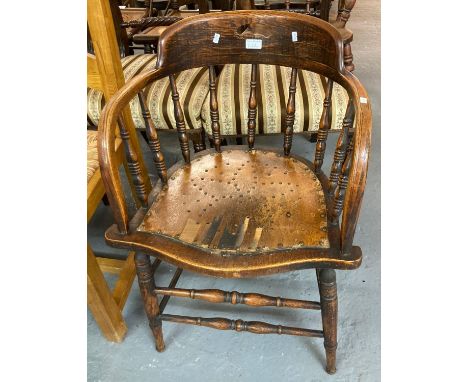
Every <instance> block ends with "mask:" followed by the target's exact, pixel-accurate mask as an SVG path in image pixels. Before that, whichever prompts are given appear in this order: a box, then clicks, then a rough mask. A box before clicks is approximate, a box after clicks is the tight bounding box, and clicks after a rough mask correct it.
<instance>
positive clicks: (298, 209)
mask: <svg viewBox="0 0 468 382" xmlns="http://www.w3.org/2000/svg"><path fill="white" fill-rule="evenodd" d="M292 31H300V33H299V34H298V38H299V40H298V41H297V42H294V43H293V42H292V41H291V40H290V39H285V38H284V36H290V35H291V32H292ZM214 33H219V34H220V36H221V38H220V41H219V43H218V44H216V43H213V36H214ZM250 38H256V39H261V40H262V49H246V39H250ZM228 63H235V64H270V65H283V66H287V67H291V68H295V69H293V73H292V76H291V84H290V97H289V101H288V121H287V126H288V127H289V130H288V132H287V133H288V134H285V136H289V135H291V136H292V132H293V131H292V126H293V121H294V117H293V116H294V114H293V113H294V99H293V98H294V97H293V96H294V92H295V90H294V87H295V77H296V74H295V70H296V69H302V70H310V71H314V72H316V73H318V74H320V75H322V76H324V77H326V78H327V80H328V81H329V89H330V93H331V87H332V82H336V83H338V84H340V85H342V86H343V87H344V89H345V90H346V91H347V92H348V96H349V99H350V100H351V102H352V105H353V109H354V110H351V109H349V108H348V112H347V115H346V118H347V119H348V120H349V121H345V126H344V129H348V133H347V134H346V137H347V136H348V135H349V133H350V127H351V126H352V125H353V122H352V118H351V117H352V114H354V117H355V124H354V129H353V138H352V142H350V143H349V144H348V145H347V147H346V151H347V155H346V158H345V159H344V161H343V164H342V165H341V173H340V176H339V177H338V184H337V186H336V190H335V193H334V194H333V193H332V194H330V193H329V192H328V190H329V189H330V186H329V179H328V178H327V176H326V175H325V174H324V173H323V172H322V171H321V170H320V166H314V165H313V164H312V163H310V162H309V161H307V160H306V159H304V158H301V157H299V156H297V155H293V154H290V146H291V142H288V140H285V147H284V148H283V150H277V149H264V150H253V149H249V147H248V146H236V147H232V148H230V147H228V148H226V149H223V151H222V152H217V151H216V150H214V149H211V150H206V151H203V152H199V153H196V154H195V155H194V156H193V158H192V160H191V161H190V163H188V162H189V160H190V158H188V159H189V160H187V158H185V159H184V161H180V162H178V163H177V164H175V165H174V166H172V167H171V168H169V169H168V170H167V176H168V182H167V185H162V184H161V182H158V183H157V184H156V185H155V187H154V188H153V189H152V190H151V192H150V193H149V195H148V207H147V208H146V207H145V208H144V207H142V208H140V209H139V210H138V211H137V213H136V214H135V215H134V216H133V217H132V218H131V217H129V216H128V207H127V205H126V200H125V196H124V193H123V188H122V184H121V183H120V180H119V175H118V161H117V158H116V154H115V150H114V147H115V134H114V129H115V124H116V123H117V119H118V116H119V115H120V113H121V112H122V110H123V109H124V108H125V107H126V106H127V105H128V103H129V102H130V101H131V100H132V99H133V97H135V95H137V94H138V92H139V91H141V90H142V89H143V88H145V87H146V86H147V85H148V84H149V83H151V82H153V81H156V80H159V79H161V78H164V77H167V76H169V78H170V82H171V89H172V95H173V100H174V106H175V107H174V109H175V116H176V121H177V122H178V126H177V127H178V131H179V138H184V139H180V141H181V150H182V152H183V153H184V152H185V154H187V151H188V143H187V139H186V135H187V134H186V131H185V125H184V115H183V110H182V108H181V107H180V104H179V102H178V94H177V88H176V86H175V80H174V75H175V74H177V73H179V72H180V71H182V70H186V69H190V68H193V67H203V66H212V67H213V66H216V65H224V64H228ZM214 74H215V73H214V70H213V69H211V76H210V85H211V86H210V93H212V94H214V93H215V92H216V87H215V76H214ZM253 77H254V78H253V80H256V78H255V75H254V76H253ZM252 82H254V81H252ZM252 93H253V92H252V90H251V94H250V97H249V105H248V106H250V109H251V110H252V109H254V107H253V106H254V103H255V102H251V101H252V100H253V99H255V95H253V94H252ZM210 104H211V105H210V106H211V108H210V111H211V112H213V113H212V115H215V114H216V110H217V102H214V103H213V102H212V101H210ZM255 106H256V105H255ZM291 116H292V118H291ZM327 116H328V114H327V113H325V117H324V118H323V124H322V127H325V129H323V130H327V129H326V123H327V119H328V117H327ZM248 117H250V120H252V119H253V116H252V113H251V114H250V115H248ZM346 118H345V119H346ZM371 121H372V116H371V109H370V102H369V100H368V96H367V93H366V91H365V89H364V87H363V86H362V85H361V84H360V82H359V81H358V80H357V78H356V77H355V76H354V75H353V74H351V73H350V72H349V71H347V70H346V69H345V68H344V65H343V41H342V37H341V35H340V33H339V32H338V31H337V30H336V29H335V28H334V27H332V26H331V25H330V24H328V23H326V22H324V21H322V20H319V19H317V18H314V17H310V16H306V15H300V14H296V13H294V14H293V13H286V12H284V13H280V12H275V11H250V12H247V11H238V12H225V13H223V14H215V13H211V14H207V15H199V16H194V17H191V18H187V19H185V20H182V21H180V22H177V23H176V24H174V25H173V26H172V27H171V28H169V29H167V30H166V31H165V32H163V34H162V36H161V39H160V42H159V60H158V64H157V68H155V69H153V70H149V71H147V72H143V73H141V74H139V75H138V76H136V77H135V78H133V79H132V80H131V81H129V82H128V83H127V84H126V85H125V86H124V87H123V88H122V89H121V90H120V91H119V92H118V94H116V95H115V97H113V98H112V99H111V100H109V102H108V103H107V104H106V106H105V108H104V110H103V113H102V116H101V119H100V125H99V143H98V147H99V154H100V155H99V159H100V165H101V171H102V174H103V180H104V184H105V187H106V193H107V195H108V197H109V201H110V204H111V207H112V209H113V211H114V215H115V217H116V221H117V223H118V224H117V225H114V226H112V227H110V228H109V229H108V230H107V232H106V236H105V237H106V241H107V243H108V244H110V245H112V246H116V247H119V248H125V249H130V250H133V251H136V252H137V256H136V260H135V261H136V264H137V273H138V278H139V284H140V290H141V294H142V297H143V300H144V303H145V309H146V312H147V315H148V318H149V320H150V326H151V328H152V330H153V334H154V336H155V340H156V342H157V347H158V349H160V350H161V349H162V348H163V347H164V343H163V339H162V331H161V327H162V326H161V321H163V320H166V321H172V322H181V323H189V324H195V325H202V326H208V327H213V328H217V329H223V330H226V329H232V330H238V331H250V332H254V333H264V334H266V333H281V334H293V335H305V336H312V337H321V336H322V335H323V336H324V338H325V349H326V353H327V371H328V372H329V373H333V372H334V371H335V358H336V356H335V354H336V323H337V303H336V282H335V271H334V269H354V268H357V267H358V266H359V265H360V263H361V260H362V253H361V250H360V248H359V247H358V246H356V245H353V237H354V231H355V228H356V224H357V220H358V216H359V209H360V205H361V202H362V197H363V192H364V188H365V183H366V177H367V163H368V154H369V149H370V137H371ZM325 139H326V136H325V135H322V137H321V140H322V141H324V142H323V143H325ZM346 139H347V138H345V136H344V135H343V137H342V139H341V142H340V144H339V145H337V150H338V151H340V150H343V149H344V147H345V146H346V145H345V143H344V142H345V141H346ZM249 143H250V142H249ZM324 150H325V146H323V151H324ZM184 156H185V157H186V156H187V155H184ZM319 159H320V158H319ZM322 160H323V157H322ZM339 167H340V164H339V163H335V167H334V171H338V168H339ZM291 190H292V191H291ZM248 191H250V192H248ZM288 192H289V193H290V194H288V196H286V195H287V193H288ZM289 195H291V196H289ZM262 197H263V199H262ZM340 217H341V224H340V222H339V221H340ZM147 255H151V256H154V257H157V258H158V259H161V260H163V261H167V262H169V263H171V264H172V265H175V266H177V267H178V268H181V269H184V270H185V269H186V270H190V271H194V272H199V273H201V274H204V275H211V276H217V277H229V278H240V277H256V276H260V275H268V274H274V273H278V272H286V271H291V270H295V269H311V268H318V269H320V271H319V272H318V273H319V275H318V280H319V289H320V296H321V297H320V307H321V310H322V320H323V333H322V332H321V331H311V330H308V329H299V328H289V327H284V326H279V325H271V324H267V323H259V322H244V321H241V320H227V319H224V318H213V319H207V318H197V317H186V316H173V315H166V314H161V311H160V306H159V305H158V300H157V293H161V294H164V295H165V296H169V295H173V296H175V295H178V296H184V297H187V296H188V297H192V298H197V297H198V298H200V299H206V300H207V301H215V302H217V301H220V300H221V299H222V300H223V301H226V300H228V301H227V302H231V303H233V302H236V303H237V302H238V301H239V302H241V301H244V302H245V301H249V302H251V303H252V305H262V304H273V303H275V304H278V301H280V303H286V302H285V301H288V302H287V304H292V305H294V304H299V305H300V306H303V305H301V304H307V303H310V302H299V303H296V302H295V301H301V300H291V299H288V300H286V299H283V300H278V299H277V298H274V297H271V296H259V295H254V296H252V295H249V294H245V295H243V294H242V295H241V294H240V293H238V292H224V291H208V292H207V291H203V290H181V289H176V288H174V287H175V282H176V281H177V279H178V276H180V275H178V276H177V277H175V281H174V282H173V283H171V284H173V285H172V286H170V287H169V288H160V287H158V288H156V287H155V286H154V281H153V279H152V273H151V265H150V263H149V258H148V256H147ZM247 296H248V297H247ZM166 301H167V299H166ZM312 303H313V302H312ZM315 304H316V303H315ZM315 304H314V305H313V306H316V307H317V305H315Z"/></svg>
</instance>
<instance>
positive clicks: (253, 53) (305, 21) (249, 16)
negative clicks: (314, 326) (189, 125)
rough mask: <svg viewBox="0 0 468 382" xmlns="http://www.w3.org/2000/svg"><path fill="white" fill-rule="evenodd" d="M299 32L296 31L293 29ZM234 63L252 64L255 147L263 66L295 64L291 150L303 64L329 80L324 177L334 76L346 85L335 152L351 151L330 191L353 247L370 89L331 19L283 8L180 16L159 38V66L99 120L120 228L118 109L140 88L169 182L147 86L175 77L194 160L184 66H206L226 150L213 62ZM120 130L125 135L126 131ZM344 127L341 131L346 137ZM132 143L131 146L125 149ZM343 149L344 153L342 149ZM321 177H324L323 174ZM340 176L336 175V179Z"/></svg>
mask: <svg viewBox="0 0 468 382" xmlns="http://www.w3.org/2000/svg"><path fill="white" fill-rule="evenodd" d="M293 32H294V33H293ZM230 63H238V64H252V72H251V81H250V96H249V102H248V109H249V113H248V129H249V134H248V137H249V138H248V143H249V147H250V148H253V147H254V138H255V128H256V108H257V102H256V79H257V74H256V73H257V70H258V64H270V65H281V66H288V67H291V68H292V69H291V77H290V84H289V96H288V97H287V106H286V117H285V121H284V123H285V128H284V154H285V155H289V153H290V150H291V144H292V133H293V123H294V118H295V92H296V78H297V70H298V69H302V70H309V71H313V72H316V73H318V74H320V75H322V76H325V77H327V78H328V86H327V91H326V94H325V100H324V111H323V114H322V119H321V122H320V134H319V139H318V142H317V150H316V154H315V160H314V168H315V172H316V173H317V174H318V175H320V174H322V175H323V173H322V171H321V163H322V161H323V155H324V152H325V146H326V139H327V134H328V131H327V130H328V129H329V126H330V118H331V113H330V112H329V109H330V97H331V92H332V88H333V86H332V85H333V82H332V81H335V82H337V83H339V84H340V85H342V86H343V87H344V88H345V89H346V90H347V91H348V95H349V99H350V106H349V107H348V109H349V110H348V113H347V118H348V120H350V119H351V122H349V121H348V122H347V123H346V124H344V125H345V126H347V131H346V137H344V136H343V137H341V139H340V142H339V147H337V151H339V152H341V151H343V150H344V151H345V152H346V153H348V155H347V156H346V155H345V157H346V159H345V160H342V155H341V156H339V157H338V158H336V163H334V168H333V171H334V172H335V173H334V174H335V175H334V176H335V177H334V178H333V179H335V178H336V173H338V181H337V182H335V183H337V184H335V183H333V184H332V185H331V187H330V189H329V190H325V191H328V192H329V193H330V194H334V195H332V196H331V197H332V198H334V199H335V205H336V206H335V207H336V208H335V211H336V213H335V215H336V216H335V219H334V221H335V222H336V223H337V224H338V220H339V218H340V216H341V213H342V217H341V221H342V228H341V229H342V231H341V232H342V246H343V249H344V250H346V249H347V250H350V249H351V245H352V237H353V236H354V230H355V227H356V222H357V216H358V212H359V207H360V203H361V200H362V194H363V190H364V185H365V181H366V174H367V157H368V151H369V146H370V129H371V112H370V103H369V101H368V98H367V93H366V91H365V89H364V88H363V87H362V85H361V84H360V83H359V81H358V80H357V79H356V78H355V77H354V76H353V75H352V74H351V73H349V72H348V71H346V70H345V69H344V67H343V42H342V40H341V37H340V34H339V33H338V32H337V31H336V29H335V28H333V27H332V26H331V25H330V24H328V23H327V22H324V21H322V20H320V19H317V18H313V17H309V16H305V15H300V14H295V13H288V12H278V11H237V12H224V13H222V14H216V13H211V14H205V15H198V16H194V17H191V18H187V19H185V20H182V21H180V22H178V23H176V24H174V25H172V26H171V27H169V28H168V29H167V30H166V31H164V32H163V33H162V35H161V38H160V40H159V56H158V62H157V65H156V66H157V67H156V69H154V70H152V71H148V72H145V73H141V74H140V75H138V76H136V77H135V78H133V79H132V80H131V81H129V82H128V83H127V84H126V85H125V86H124V87H123V88H122V89H121V91H120V92H119V93H118V94H116V95H115V97H114V98H113V99H111V100H110V101H109V102H108V104H107V105H106V106H105V108H104V110H103V113H102V116H101V120H100V122H99V145H98V148H99V156H100V165H101V172H102V174H103V179H104V183H105V186H106V191H107V195H108V198H109V201H110V203H111V206H112V208H113V211H114V217H115V220H116V222H117V224H118V227H119V230H120V231H121V232H122V233H126V232H128V230H129V228H130V224H129V217H128V212H127V206H126V205H125V198H124V195H123V191H122V185H121V183H120V179H119V173H118V168H117V161H116V158H115V155H114V154H115V153H114V150H112V148H113V147H114V146H113V144H114V140H115V134H114V128H115V126H116V123H117V121H118V119H119V115H120V113H121V112H122V110H123V109H124V107H125V106H126V105H127V104H128V102H130V100H131V99H132V98H133V97H134V96H135V95H137V94H139V100H140V102H141V103H142V111H143V115H144V116H145V120H146V122H147V123H146V127H147V132H148V136H149V137H150V148H151V150H152V152H153V157H154V162H155V164H156V169H157V172H158V174H159V177H160V178H161V180H162V185H161V187H164V184H165V183H166V181H167V176H168V175H170V174H167V173H166V166H165V164H164V163H163V162H164V158H163V156H162V153H161V149H160V143H159V140H158V138H157V133H156V129H157V126H154V124H153V122H152V121H151V117H150V116H149V112H148V111H147V107H146V105H145V99H144V95H143V94H142V93H141V90H142V89H143V88H145V87H146V86H147V85H148V84H149V83H151V82H153V81H156V80H158V79H161V78H163V77H166V76H169V80H170V87H171V93H172V100H173V103H174V116H175V121H176V128H177V131H178V135H179V141H180V146H181V150H182V154H183V157H184V159H185V162H186V163H187V164H188V165H189V164H190V152H189V148H188V139H187V133H186V131H185V122H184V112H183V108H182V107H181V105H180V102H179V93H178V90H177V74H178V73H179V72H181V71H184V70H187V69H191V68H196V67H202V66H208V67H209V89H210V92H209V93H210V114H211V120H212V129H213V136H214V142H215V147H216V150H217V151H220V150H221V146H220V138H221V137H220V133H219V123H218V121H219V112H218V104H217V100H216V77H215V70H214V67H215V66H217V65H224V64H230ZM353 117H354V119H355V120H356V122H355V125H354V126H355V131H354V135H353V138H352V142H351V143H350V142H349V140H348V133H349V128H350V126H352V125H353V122H352V120H353ZM119 127H120V129H121V135H122V136H123V137H124V138H125V136H126V134H125V131H123V130H122V126H121V124H119ZM343 134H344V133H342V135H343ZM127 148H128V147H127ZM340 150H341V151H340ZM128 152H129V153H130V155H128V160H129V163H132V162H133V159H134V158H137V155H136V153H135V150H134V149H132V148H128ZM138 168H139V166H138V165H137V164H132V166H131V170H132V175H134V184H135V186H136V188H137V190H139V191H140V194H141V195H139V196H140V199H141V201H142V205H143V206H145V204H146V201H147V200H148V194H149V193H150V190H148V189H145V188H143V187H141V183H142V182H141V176H139V174H138ZM322 175H320V176H322ZM323 176H324V175H323ZM335 180H336V179H335Z"/></svg>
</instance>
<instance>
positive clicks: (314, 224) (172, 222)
mask: <svg viewBox="0 0 468 382" xmlns="http://www.w3.org/2000/svg"><path fill="white" fill-rule="evenodd" d="M174 205H179V206H180V209H177V210H174V209H173V208H172V206H174ZM326 213H327V210H326V206H325V196H324V193H323V189H322V185H321V184H320V181H319V180H318V178H317V176H316V175H315V174H314V173H313V172H312V170H311V169H310V167H309V166H307V165H306V164H305V163H303V162H301V161H298V160H297V159H295V158H291V157H284V156H283V155H282V154H279V153H277V152H274V151H264V150H248V149H246V148H245V147H244V149H240V148H239V149H237V148H236V149H234V150H228V151H223V152H221V153H217V152H215V153H211V154H204V155H203V156H200V157H198V158H196V159H194V160H193V162H192V165H191V166H183V167H182V168H180V169H177V170H176V171H174V173H173V174H172V176H170V178H169V180H168V185H167V190H162V191H161V192H159V193H158V195H156V196H155V200H154V202H153V203H152V205H151V208H149V210H148V213H147V215H146V216H145V218H144V219H143V221H142V223H141V224H140V226H139V227H138V228H137V230H138V231H141V232H148V233H159V234H161V235H165V236H168V237H171V238H175V239H179V240H180V241H183V242H185V243H188V244H192V245H194V246H197V247H199V248H207V249H209V250H210V252H215V253H216V252H218V253H219V252H224V253H232V252H236V251H239V252H240V253H245V252H259V251H260V252H261V251H264V250H282V249H293V248H298V247H304V248H329V247H330V245H329V242H328V235H327V219H326V217H327V216H326Z"/></svg>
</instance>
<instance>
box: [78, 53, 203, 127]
mask: <svg viewBox="0 0 468 382" xmlns="http://www.w3.org/2000/svg"><path fill="white" fill-rule="evenodd" d="M156 59H157V56H156V55H155V54H140V55H134V56H127V57H124V58H122V68H123V72H124V77H125V81H129V80H130V79H131V78H133V77H135V76H136V75H137V74H139V73H141V72H144V71H147V70H150V69H153V68H154V67H155V66H156ZM175 78H176V84H177V90H178V92H179V96H180V103H181V106H182V108H183V110H184V114H185V123H186V126H187V128H190V129H195V128H200V127H201V121H200V113H201V108H202V105H203V102H204V100H205V98H206V96H207V95H208V92H209V85H208V69H207V68H195V69H190V70H186V71H183V72H181V73H178V74H177V75H175ZM143 92H144V94H145V96H146V99H147V102H148V108H149V111H150V114H151V118H152V119H153V121H154V124H155V126H156V128H157V129H174V128H175V119H174V104H173V102H172V98H171V88H170V84H169V78H168V77H165V78H163V79H161V80H159V81H155V82H153V83H152V84H151V85H149V86H147V87H146V88H145V89H144V90H143ZM87 101H88V103H87V109H88V110H87V113H88V123H90V124H91V125H94V126H97V124H98V122H99V117H100V115H101V110H102V108H103V107H104V98H103V94H102V92H101V91H99V90H96V89H89V88H88V99H87ZM130 110H131V113H132V118H133V121H134V122H135V126H136V128H138V129H144V128H145V125H144V119H143V115H142V113H141V108H140V104H139V102H138V97H135V98H134V99H133V100H132V101H131V102H130Z"/></svg>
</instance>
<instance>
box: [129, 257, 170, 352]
mask: <svg viewBox="0 0 468 382" xmlns="http://www.w3.org/2000/svg"><path fill="white" fill-rule="evenodd" d="M135 268H136V273H137V277H138V284H139V286H140V294H141V297H142V299H143V304H144V307H145V312H146V315H147V317H148V321H149V326H150V328H151V330H152V332H153V336H154V339H155V342H156V350H157V351H159V352H161V351H163V350H164V347H165V345H164V339H163V334H162V322H161V318H160V311H159V304H158V297H157V296H156V295H154V294H153V293H151V291H152V290H153V289H154V279H153V272H152V269H151V262H150V258H149V256H148V255H145V254H142V253H137V254H136V255H135Z"/></svg>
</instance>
